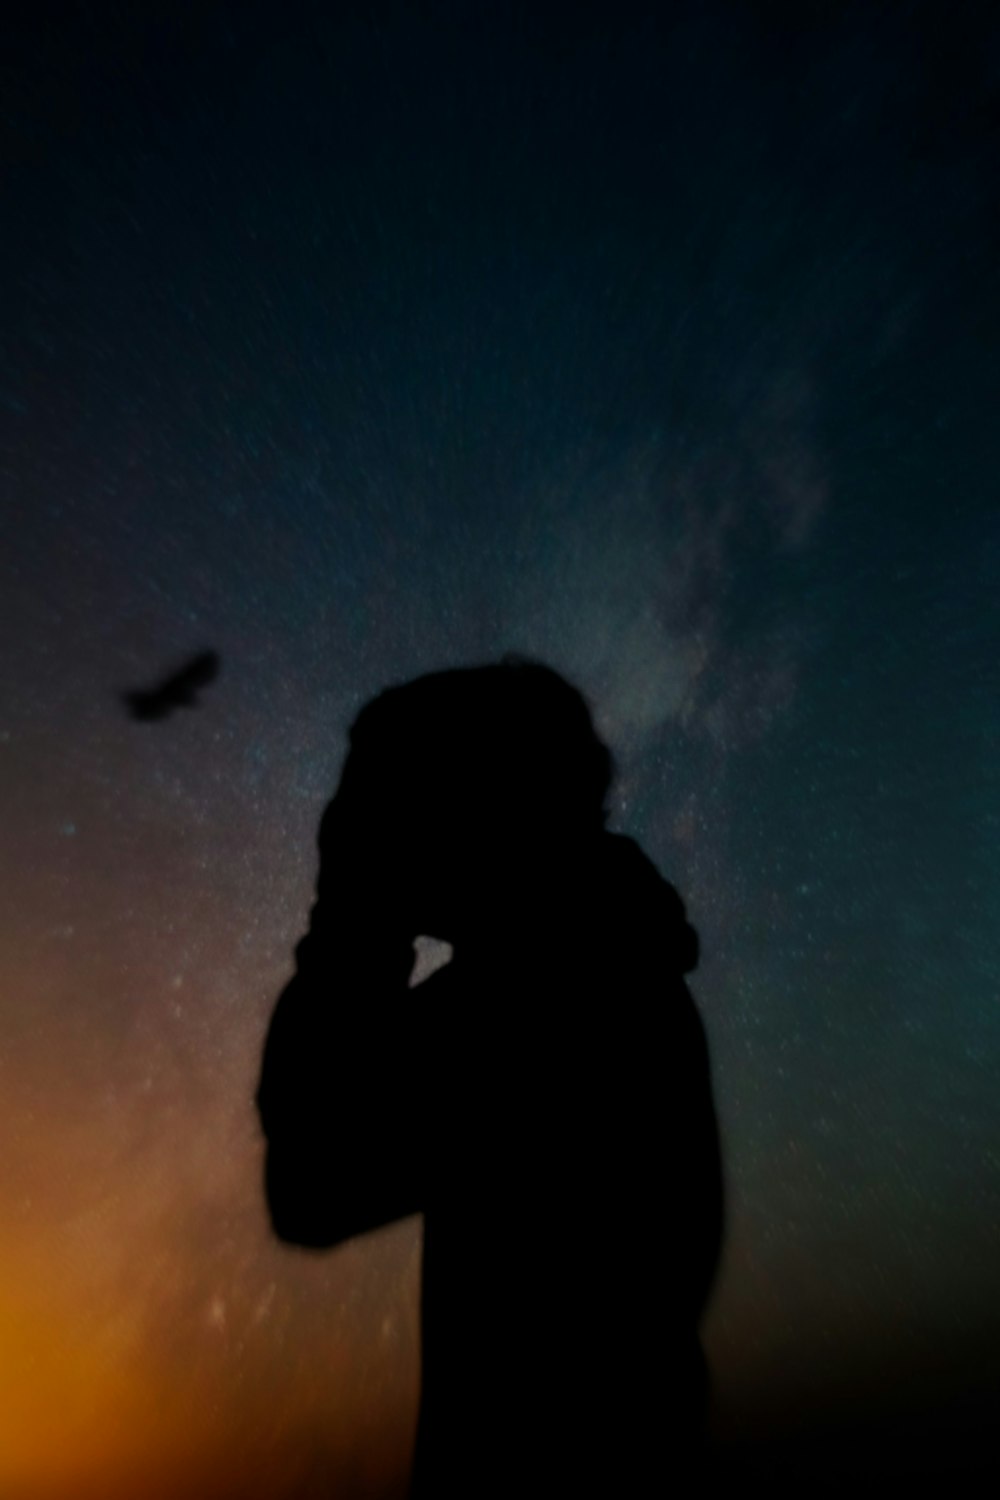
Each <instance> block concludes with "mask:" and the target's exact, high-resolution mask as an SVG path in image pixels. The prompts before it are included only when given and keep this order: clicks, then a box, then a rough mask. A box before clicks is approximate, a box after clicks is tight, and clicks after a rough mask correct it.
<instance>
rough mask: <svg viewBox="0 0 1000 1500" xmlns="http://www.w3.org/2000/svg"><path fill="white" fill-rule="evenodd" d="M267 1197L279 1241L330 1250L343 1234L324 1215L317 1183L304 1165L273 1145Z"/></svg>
mask: <svg viewBox="0 0 1000 1500" xmlns="http://www.w3.org/2000/svg"><path fill="white" fill-rule="evenodd" d="M264 1196H265V1199H266V1201H267V1211H268V1217H269V1218H270V1221H271V1228H272V1230H273V1231H274V1234H275V1235H276V1236H277V1238H278V1239H279V1240H283V1241H284V1242H285V1243H286V1244H288V1245H298V1246H301V1247H302V1248H304V1249H307V1250H326V1249H329V1247H330V1246H331V1245H333V1244H336V1242H337V1239H338V1238H339V1236H338V1235H337V1233H336V1230H335V1227H334V1225H333V1224H331V1223H330V1222H329V1215H328V1214H324V1212H323V1210H322V1202H321V1199H320V1198H319V1196H318V1195H317V1193H316V1189H315V1184H314V1183H310V1182H308V1181H306V1180H305V1179H304V1174H303V1172H302V1170H301V1168H300V1167H299V1166H298V1165H297V1164H296V1163H295V1161H294V1160H293V1159H290V1158H288V1157H287V1156H285V1155H284V1153H282V1152H281V1151H279V1150H277V1149H276V1148H275V1147H274V1146H273V1145H271V1146H269V1147H268V1149H267V1159H266V1164H265V1168H264Z"/></svg>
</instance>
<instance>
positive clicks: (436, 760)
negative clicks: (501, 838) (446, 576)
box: [351, 653, 614, 833]
mask: <svg viewBox="0 0 1000 1500" xmlns="http://www.w3.org/2000/svg"><path fill="white" fill-rule="evenodd" d="M351 760H352V761H354V762H355V764H356V765H357V764H358V762H359V761H360V762H363V763H364V765H365V767H366V771H367V777H368V778H371V780H370V782H369V784H373V782H374V781H375V780H381V781H382V782H383V785H384V786H385V792H386V795H388V796H389V797H391V798H392V800H394V801H395V800H396V798H395V797H394V796H393V792H392V788H393V787H394V788H395V789H396V791H397V793H398V794H400V795H401V796H403V797H404V798H411V797H412V796H413V795H414V794H415V793H416V794H418V795H420V794H425V795H427V796H431V797H434V798H437V799H440V800H441V802H443V803H444V804H446V805H447V806H448V807H450V808H451V809H452V810H453V815H458V816H461V813H462V807H463V805H466V806H468V809H469V816H470V817H472V818H479V817H480V816H482V813H483V809H484V808H489V809H490V810H491V812H492V816H493V817H494V818H496V819H497V820H501V821H502V820H507V819H513V820H515V821H516V822H517V823H518V824H519V825H520V826H523V825H524V821H525V820H528V821H529V822H530V824H531V825H532V826H533V827H535V828H537V829H539V831H541V830H542V829H544V828H548V829H551V830H552V831H555V832H559V833H563V832H566V833H568V832H570V831H573V830H577V831H580V832H584V831H585V830H586V829H587V828H588V827H590V828H594V827H598V828H599V827H601V826H603V824H604V823H605V822H606V819H607V807H606V799H607V796H608V792H609V790H610V787H611V782H612V779H613V775H614V762H613V760H612V757H611V753H610V751H609V750H608V748H607V746H606V745H605V744H604V742H603V741H602V740H601V739H600V737H599V736H598V734H597V732H596V730H595V728H594V724H593V720H592V718H591V714H590V710H589V708H588V706H587V703H586V700H585V699H584V697H583V696H582V694H581V693H580V692H578V691H577V689H576V688H574V687H572V686H571V685H570V683H568V682H567V681H566V679H565V678H564V677H561V676H560V675H559V673H558V672H556V671H554V670H553V669H552V668H551V667H548V666H545V665H544V664H543V663H541V662H538V661H535V660H533V659H531V658H530V657H526V656H521V655H518V654H515V653H508V654H507V655H505V656H504V657H502V658H501V660H500V661H499V662H494V663H489V664H487V665H483V666H474V667H457V668H452V669H450V670H447V671H442V672H434V673H430V674H428V675H427V676H424V677H418V678H416V679H414V680H413V681H411V682H408V683H404V684H402V685H400V686H397V687H391V688H388V689H387V690H386V691H385V692H383V693H381V694H379V696H378V697H377V698H375V699H373V700H372V702H370V703H369V704H368V705H367V706H366V707H365V708H363V709H362V711H361V713H360V714H359V715H358V717H357V719H356V720H355V723H354V726H353V728H352V730H351Z"/></svg>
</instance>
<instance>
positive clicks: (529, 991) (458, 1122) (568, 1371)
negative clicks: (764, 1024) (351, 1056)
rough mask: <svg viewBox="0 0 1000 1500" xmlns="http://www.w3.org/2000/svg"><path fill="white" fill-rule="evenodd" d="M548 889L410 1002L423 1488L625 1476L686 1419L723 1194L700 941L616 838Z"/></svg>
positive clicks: (657, 1452) (675, 1451)
mask: <svg viewBox="0 0 1000 1500" xmlns="http://www.w3.org/2000/svg"><path fill="white" fill-rule="evenodd" d="M553 905H554V907H555V909H554V910H553V911H551V912H550V913H549V914H548V917H547V921H546V923H545V924H544V926H541V927H539V928H538V929H537V930H536V931H535V935H534V936H533V935H532V924H531V923H530V922H529V923H526V925H525V927H522V928H520V929H515V930H513V931H510V932H508V933H507V934H506V935H505V947H504V951H503V952H495V953H494V954H492V955H491V954H490V953H489V952H487V951H484V952H477V953H473V954H472V955H469V956H467V957H465V958H463V956H462V955H461V953H460V952H459V950H458V949H456V955H455V958H454V960H453V962H452V963H451V964H450V965H449V966H448V967H446V968H444V969H441V970H439V971H438V972H437V973H436V974H434V975H432V977H431V978H430V979H429V980H428V981H427V982H426V983H425V985H424V986H422V987H421V988H420V989H419V990H418V991H417V992H416V995H415V997H414V998H415V999H419V1001H420V1003H422V1005H423V1007H424V1012H425V1018H426V1020H425V1024H426V1028H427V1030H426V1037H427V1045H428V1048H429V1051H428V1053H425V1054H422V1061H421V1065H422V1069H423V1076H424V1078H425V1080H427V1081H428V1083H430V1080H432V1079H433V1084H431V1085H430V1087H428V1088H427V1090H426V1093H425V1097H426V1098H429V1099H430V1100H431V1101H433V1114H432V1117H431V1119H430V1121H429V1122H428V1124H429V1136H428V1138H427V1141H426V1149H427V1152H428V1157H429V1163H428V1179H427V1180H428V1188H427V1194H428V1195H427V1199H426V1205H425V1209H424V1214H425V1220H424V1223H425V1230H424V1235H425V1241H424V1265H423V1294H422V1306H423V1339H424V1349H423V1366H422V1368H423V1381H424V1404H423V1407H422V1411H421V1419H420V1429H419V1434H418V1441H417V1454H416V1465H415V1485H416V1488H415V1490H414V1493H415V1494H419V1495H423V1494H424V1493H427V1494H431V1493H435V1494H443V1495H449V1494H452V1493H456V1494H457V1493H459V1492H460V1491H461V1490H462V1489H463V1485H464V1486H465V1488H466V1490H468V1488H469V1487H471V1486H472V1480H473V1475H475V1486H474V1487H475V1491H476V1493H477V1494H481V1495H491V1494H493V1493H494V1492H495V1493H496V1494H497V1495H498V1496H499V1495H500V1494H503V1495H508V1494H510V1493H511V1492H512V1491H511V1486H512V1485H514V1484H516V1486H517V1489H518V1491H519V1492H522V1493H523V1492H527V1493H533V1490H532V1488H531V1486H533V1485H536V1484H537V1485H539V1486H541V1485H542V1483H543V1482H551V1484H553V1485H556V1484H559V1485H567V1484H572V1483H574V1482H575V1481H577V1480H579V1481H581V1482H582V1481H583V1480H585V1479H586V1480H587V1482H588V1484H589V1485H590V1486H591V1487H592V1486H593V1484H594V1482H595V1480H599V1481H600V1482H601V1483H602V1484H604V1485H605V1486H607V1487H609V1488H610V1486H611V1485H612V1484H614V1485H616V1486H618V1485H623V1484H625V1483H626V1482H631V1480H632V1479H635V1481H636V1483H638V1479H639V1476H640V1475H644V1476H647V1477H648V1473H649V1465H650V1464H651V1463H655V1464H656V1465H657V1466H658V1467H660V1468H661V1469H662V1468H663V1467H664V1466H667V1467H669V1466H670V1465H671V1463H673V1462H679V1461H680V1459H681V1449H683V1448H685V1447H686V1446H687V1445H688V1443H689V1440H690V1437H691V1434H692V1431H693V1430H694V1429H695V1428H696V1427H697V1425H698V1422H699V1420H700V1416H701V1411H700V1408H701V1405H702V1401H703V1397H704V1391H703V1388H702V1367H701V1360H700V1351H699V1348H698V1344H697V1323H698V1318H699V1315H700V1313H701V1309H702V1305H703V1302H704V1298H705V1296H706V1295H707V1291H708V1286H709V1283H710V1280H711V1276H712V1273H713V1271H714V1267H715V1261H716V1258H717V1255H718V1247H719V1236H720V1232H721V1186H720V1174H719V1156H718V1142H717V1137H716V1132H715V1118H714V1112H713V1110H712V1104H711V1090H710V1083H709V1077H708V1066H707V1052H706V1049H705V1045H704V1037H703V1033H702V1030H701V1025H700V1022H699V1020H698V1017H697V1014H696V1012H695V1009H694V1006H693V1002H692V1001H691V998H690V995H689V994H688V992H687V989H686V986H685V984H684V982H683V977H682V974H683V970H684V969H685V968H687V967H691V966H693V962H694V958H695V955H696V940H695V938H694V934H693V932H692V930H691V929H690V927H688V926H687V925H686V923H685V922H684V917H683V908H682V907H681V903H680V901H679V898H677V897H676V894H675V893H674V892H673V891H672V889H671V888H670V887H669V886H667V885H666V883H665V882H664V881H662V880H661V879H660V878H659V876H658V875H657V874H656V872H655V870H654V869H653V867H652V866H651V865H650V864H649V862H648V861H647V860H646V859H645V857H644V856H643V855H642V854H641V853H640V851H639V850H638V849H637V848H636V846H635V845H634V844H632V843H631V842H630V841H628V840H625V839H620V838H615V837H613V836H611V835H604V836H603V837H602V838H601V839H600V840H598V841H595V847H594V850H593V854H592V857H591V859H590V860H588V861H585V862H584V863H583V866H582V867H581V866H580V863H579V861H578V865H577V868H576V869H574V870H573V871H568V870H567V871H566V872H565V878H564V881H563V883H562V889H561V891H560V892H559V894H558V895H556V894H554V899H553ZM651 919H652V920H651ZM425 1470H426V1471H427V1480H426V1487H425V1481H424V1473H425ZM538 1493H542V1490H541V1488H539V1490H538Z"/></svg>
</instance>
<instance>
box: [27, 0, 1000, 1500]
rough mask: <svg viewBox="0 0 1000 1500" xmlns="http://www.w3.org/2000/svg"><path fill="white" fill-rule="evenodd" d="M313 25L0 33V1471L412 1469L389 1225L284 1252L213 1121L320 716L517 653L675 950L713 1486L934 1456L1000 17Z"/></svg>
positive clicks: (980, 531)
mask: <svg viewBox="0 0 1000 1500" xmlns="http://www.w3.org/2000/svg"><path fill="white" fill-rule="evenodd" d="M350 10H351V11H352V12H353V14H348V13H346V8H345V13H344V14H341V8H339V7H336V6H331V5H321V4H318V3H316V4H310V3H306V0H283V3H281V4H276V3H275V4H265V3H260V0H243V3H241V4H239V5H237V4H219V3H208V0H203V3H200V4H193V3H184V0H174V3H172V4H167V3H166V0H163V3H155V4H145V5H143V4H132V5H125V4H120V5H112V4H91V5H86V4H83V3H80V4H78V5H76V6H72V7H71V6H68V5H67V7H66V8H65V17H64V20H63V22H62V24H61V25H56V24H55V23H54V22H52V20H51V18H48V19H46V18H45V17H43V16H41V15H39V16H38V17H36V18H32V17H31V16H30V15H26V16H25V18H24V19H23V20H22V21H21V22H20V23H18V26H17V27H16V28H13V29H11V30H10V32H9V34H8V36H7V37H6V38H5V43H4V49H3V54H2V56H0V95H2V97H3V100H4V108H3V119H2V124H0V169H2V183H3V190H2V191H3V199H2V201H3V233H2V235H0V506H2V518H3V543H2V548H0V829H2V838H0V1091H2V1098H3V1105H2V1109H3V1118H4V1124H5V1128H4V1149H3V1151H2V1152H0V1203H2V1210H3V1211H2V1214H0V1488H2V1490H3V1494H4V1495H5V1496H9V1497H11V1500H68V1497H69V1496H70V1495H72V1496H74V1497H84V1500H88V1497H90V1496H91V1495H92V1496H94V1497H95V1500H96V1497H97V1496H101V1497H103V1500H128V1497H133V1496H134V1495H135V1494H137V1493H139V1492H140V1491H141V1492H142V1493H143V1494H145V1495H149V1496H152V1497H154V1500H156V1497H157V1496H159V1495H160V1494H162V1495H163V1497H164V1500H165V1497H167V1496H174V1495H176V1494H178V1493H182V1492H183V1493H187V1494H189V1495H191V1496H192V1497H194V1500H201V1497H203V1496H204V1497H208V1496H212V1497H223V1500H312V1497H314V1496H316V1497H319V1496H321V1495H328V1494H329V1493H331V1490H332V1492H334V1493H336V1494H338V1495H340V1496H343V1497H345V1500H354V1497H362V1496H368V1497H372V1500H381V1497H387V1500H388V1497H391V1496H399V1495H401V1494H402V1493H403V1488H404V1487H405V1480H406V1473H407V1465H408V1461H409V1452H410V1444H411V1442H412V1435H413V1428H414V1422H415V1415H416V1406H415V1403H416V1396H417V1374H418V1363H417V1361H418V1322H417V1302H416V1297H417V1286H418V1277H419V1264H420V1223H419V1220H411V1221H408V1222H406V1223H403V1224H400V1225H397V1226H393V1227H391V1228H389V1229H386V1230H384V1231H382V1232H380V1233H379V1234H376V1235H373V1236H371V1237H370V1238H369V1239H367V1240H364V1241H356V1242H352V1243H350V1244H348V1245H345V1246H343V1247H342V1248H340V1249H338V1250H337V1251H335V1252H332V1253H329V1254H326V1255H316V1254H310V1253H308V1252H304V1251H296V1250H294V1249H291V1248H289V1247H285V1246H281V1245H279V1244H278V1243H277V1242H276V1241H275V1240H273V1239H272V1237H271V1236H270V1234H269V1230H268V1225H267V1220H266V1216H265V1207H264V1202H263V1197H262V1192H261V1166H262V1147H261V1141H260V1138H259V1134H258V1128H257V1121H256V1117H255V1114H254V1109H253V1091H254V1088H255V1085H256V1079H257V1070H258V1067H259V1060H260V1053H261V1047H262V1043H263V1038H264V1032H265V1028H266V1025H267V1021H268V1017H269V1015H270V1011H271V1008H272V1006H273V1003H274V1000H275V998H276V996H277V994H278V992H279V990H280V989H281V987H282V985H283V984H284V982H285V981H286V979H287V978H288V976H289V974H290V972H291V966H292V948H293V945H294V943H295V941H296V940H297V938H298V937H299V936H300V935H301V933H302V931H303V929H304V924H305V920H306V917H307V913H308V908H309V905H310V901H311V895H312V884H313V881H314V879H315V874H316V855H315V834H316V830H317V826H318V821H319V816H320V813H321V811H322V808H323V806H324V803H325V801H326V800H327V799H328V798H329V796H330V795H331V793H332V791H333V788H334V786H335V785H336V780H337V776H338V773H339V768H340V765H341V762H342V758H343V754H344V749H345V744H346V731H347V728H348V726H349V724H350V722H351V719H352V718H353V716H354V715H355V713H356V712H357V711H358V709H359V708H360V707H361V705H362V704H363V703H364V702H365V701H366V699H367V698H368V697H369V696H370V695H371V694H373V693H374V692H376V691H377V690H378V689H380V688H381V687H383V686H384V685H386V684H388V683H390V682H394V681H400V680H403V679H405V678H407V677H410V676H413V675H416V674H418V673H421V672H424V671H430V670H433V669H437V668H439V667H443V666H449V665H459V664H464V663H470V662H475V661H480V660H485V659H488V658H491V657H495V656H497V655H498V654H499V653H501V652H502V651H504V650H508V649H514V650H521V651H525V652H529V653H531V654H533V655H536V656H538V657H540V658H542V659H543V660H546V661H548V662H550V663H551V664H552V665H554V666H555V667H557V668H558V669H560V670H562V671H563V672H565V673H566V674H567V675H568V676H569V677H570V678H571V679H572V680H573V681H574V682H576V683H577V684H578V685H579V686H580V687H581V688H582V689H583V690H584V691H585V692H586V693H587V695H588V697H589V699H590V701H591V703H592V705H593V709H594V713H595V718H596V721H597V723H598V726H599V728H600V729H601V731H602V733H603V734H604V735H605V736H606V738H607V739H608V741H609V743H610V744H611V746H612V748H613V750H614V752H615V755H616V759H617V763H618V768H619V778H618V782H617V786H616V791H615V796H614V804H613V807H614V810H613V826H615V827H617V828H620V829H623V830H625V831H628V832H630V833H632V834H633V835H634V836H636V837H637V838H638V839H639V840H640V841H641V842H642V844H643V846H644V847H645V848H646V849H647V851H648V852H649V853H650V855H651V856H652V857H653V858H654V860H655V861H656V862H657V864H658V865H659V867H660V868H661V870H662V871H663V872H664V873H665V874H666V875H667V876H668V877H669V878H670V879H671V880H672V881H673V882H674V883H675V884H676V885H677V887H678V888H679V889H680V891H681V892H682V894H683V895H684V898H685V900H686V902H687V905H688V908H689V912H690V915H691V918H692V920H693V921H694V922H695V923H696V925H697V927H698V929H699V931H700V934H701V940H702V952H703V958H702V963H701V965H700V967H699V970H698V972H697V973H696V974H695V975H694V976H693V983H692V989H693V992H694V994H695V996H696V999H697V1002H698V1005H699V1009H700V1011H701V1014H702V1017H703V1019H704V1022H705V1026H706V1029H707V1032H708V1035H709V1039H710V1045H711V1049H712V1057H713V1069H714V1078H715V1088H716V1094H717V1103H718V1110H719V1116H720V1121H721V1127H722V1132H723V1142H724V1151H725V1160H726V1177H727V1186H728V1193H729V1209H728V1212H729V1223H728V1234H727V1242H726V1247H725V1252H724V1260H723V1265H722V1271H721V1275H720V1279H719V1282H718V1285H717V1289H716V1293H715V1296H714V1299H713V1302H712V1305H711V1308H710V1311H709V1314H708V1317H707V1319H706V1323H705V1327H704V1337H705V1344H706V1348H707V1350H708V1354H709V1358H710V1360H711V1363H712V1367H713V1371H714V1375H715V1407H714V1411H713V1431H714V1433H715V1435H716V1440H717V1442H718V1444H719V1445H720V1450H721V1449H722V1448H723V1447H725V1445H727V1444H729V1445H730V1446H732V1445H738V1444H746V1443H750V1442H753V1443H755V1444H760V1443H764V1442H769V1441H772V1440H773V1441H775V1442H777V1443H778V1444H779V1445H780V1444H781V1443H783V1442H784V1443H788V1442H790V1441H792V1440H793V1439H794V1440H795V1441H798V1440H799V1439H800V1438H802V1436H803V1435H804V1434H805V1435H808V1434H813V1433H817V1432H822V1431H827V1430H829V1428H830V1427H831V1425H833V1426H834V1427H835V1428H836V1429H837V1430H844V1431H846V1430H848V1428H849V1427H851V1424H858V1423H867V1424H869V1425H871V1424H874V1425H875V1428H876V1429H877V1430H878V1431H884V1432H886V1433H889V1432H896V1431H898V1430H899V1429H898V1427H897V1426H894V1424H898V1423H903V1424H904V1430H905V1432H906V1434H907V1438H906V1443H907V1445H908V1447H909V1449H910V1450H911V1451H917V1452H918V1456H919V1457H920V1458H921V1459H923V1458H924V1457H925V1456H926V1453H927V1451H928V1445H929V1443H930V1442H931V1437H929V1436H928V1435H929V1434H931V1435H933V1434H936V1433H937V1432H938V1431H939V1430H940V1431H941V1432H942V1433H943V1432H945V1431H947V1432H953V1431H954V1430H955V1423H956V1422H957V1423H959V1424H960V1425H961V1424H963V1423H964V1424H969V1423H975V1421H977V1420H978V1418H977V1417H976V1415H975V1414H976V1413H979V1412H982V1411H983V1410H985V1403H986V1402H987V1401H988V1400H989V1399H990V1396H991V1394H992V1393H993V1392H995V1390H996V1375H995V1367H996V1366H997V1364H998V1359H997V1355H998V1352H1000V1338H998V1334H1000V1172H998V1165H1000V1163H998V1156H1000V1089H998V1087H997V1081H998V1063H1000V956H998V951H997V940H996V937H997V932H998V930H1000V858H998V828H1000V776H998V765H1000V692H998V689H1000V669H998V663H1000V616H998V611H997V604H996V591H997V582H998V579H1000V506H998V504H997V487H998V482H1000V427H998V424H997V420H996V413H997V395H998V392H1000V202H998V192H1000V91H998V89H1000V22H998V21H997V20H996V19H995V10H994V8H993V7H990V6H987V5H977V4H974V3H970V4H968V5H966V6H963V7H959V8H950V9H949V8H946V7H942V6H940V5H937V4H885V3H877V0H867V3H865V4H856V3H852V0H842V3H836V4H834V3H820V0H800V3H798V4H795V5H791V4H787V5H786V4H779V3H756V4H754V3H745V4H741V3H723V0H697V3H694V0H692V3H688V4H683V3H677V4H672V5H651V4H646V5H644V4H641V3H633V0H623V3H621V4H617V5H615V6H614V7H611V6H608V7H602V6H596V5H594V6H591V5H587V4H577V5H574V6H569V5H565V6H561V5H557V4H554V3H541V4H531V3H528V0H523V3H516V4H514V3H507V4H498V5H495V6H482V5H471V4H465V5H463V4H459V3H455V0H440V3H433V0H426V3H418V0H409V3H405V4H404V3H398V4H393V3H386V0H373V3H371V4H368V5H366V6H364V7H355V8H350ZM991 12H993V14H991ZM204 649H213V650H215V651H217V652H218V653H219V656H220V659H221V663H222V667H221V672H220V675H219V678H218V680H217V681H216V682H214V683H212V684H210V685H209V686H208V687H206V688H205V689H204V691H203V693H202V695H201V703H200V706H199V707H198V708H197V709H196V710H194V711H190V710H184V709H182V710H179V711H178V712H176V713H175V714H173V715H172V716H170V717H168V718H166V719H164V720H162V721H159V722H150V723H140V722H136V721H135V720H134V719H131V718H130V717H129V715H128V713H127V711H126V709H125V707H124V705H123V701H122V698H121V694H122V693H124V692H126V691H129V690H133V689H140V688H146V687H148V686H151V685H152V684H154V683H155V682H156V681H157V680H158V679H160V678H162V677H163V676H164V675H165V674H166V673H168V672H169V671H171V670H172V669H173V668H175V667H176V666H178V665H179V664H180V663H182V662H183V661H184V660H185V659H186V658H188V657H190V656H192V655H194V654H195V653H197V652H198V651H201V650H204ZM383 1105H384V1101H380V1100H379V1099H377V1098H373V1099H372V1101H371V1109H372V1111H373V1114H374V1113H375V1112H377V1111H378V1110H379V1109H380V1108H381V1107H383ZM365 1125H366V1122H365V1121H364V1120H363V1119H359V1121H358V1131H359V1134H361V1135H363V1132H364V1130H365ZM501 1230H502V1225H501V1224H500V1223H499V1220H498V1232H500V1231H501ZM572 1254H573V1246H572V1243H571V1240H570V1238H569V1237H568V1239H567V1245H566V1255H567V1257H571V1256H572ZM656 1294H657V1293H656V1288H655V1287H654V1288H651V1289H650V1302H651V1307H654V1306H655V1301H656ZM482 1295H483V1298H484V1299H488V1297H489V1295H490V1290H489V1287H488V1286H484V1287H483V1293H482ZM595 1295H601V1296H610V1297H613V1296H614V1287H613V1286H608V1287H604V1288H600V1289H598V1290H597V1292H596V1293H595ZM587 1315H588V1311H587V1308H586V1307H581V1308H580V1317H581V1319H583V1320H585V1319H586V1318H587ZM470 1316H471V1317H474V1316H475V1310H474V1309H471V1310H470ZM970 1414H971V1415H970ZM851 1430H853V1427H852V1428H851ZM963 1430H964V1429H963ZM943 1441H944V1439H943V1438H942V1442H943ZM920 1444H922V1445H923V1446H922V1447H921V1446H920ZM182 1487H183V1488H182Z"/></svg>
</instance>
